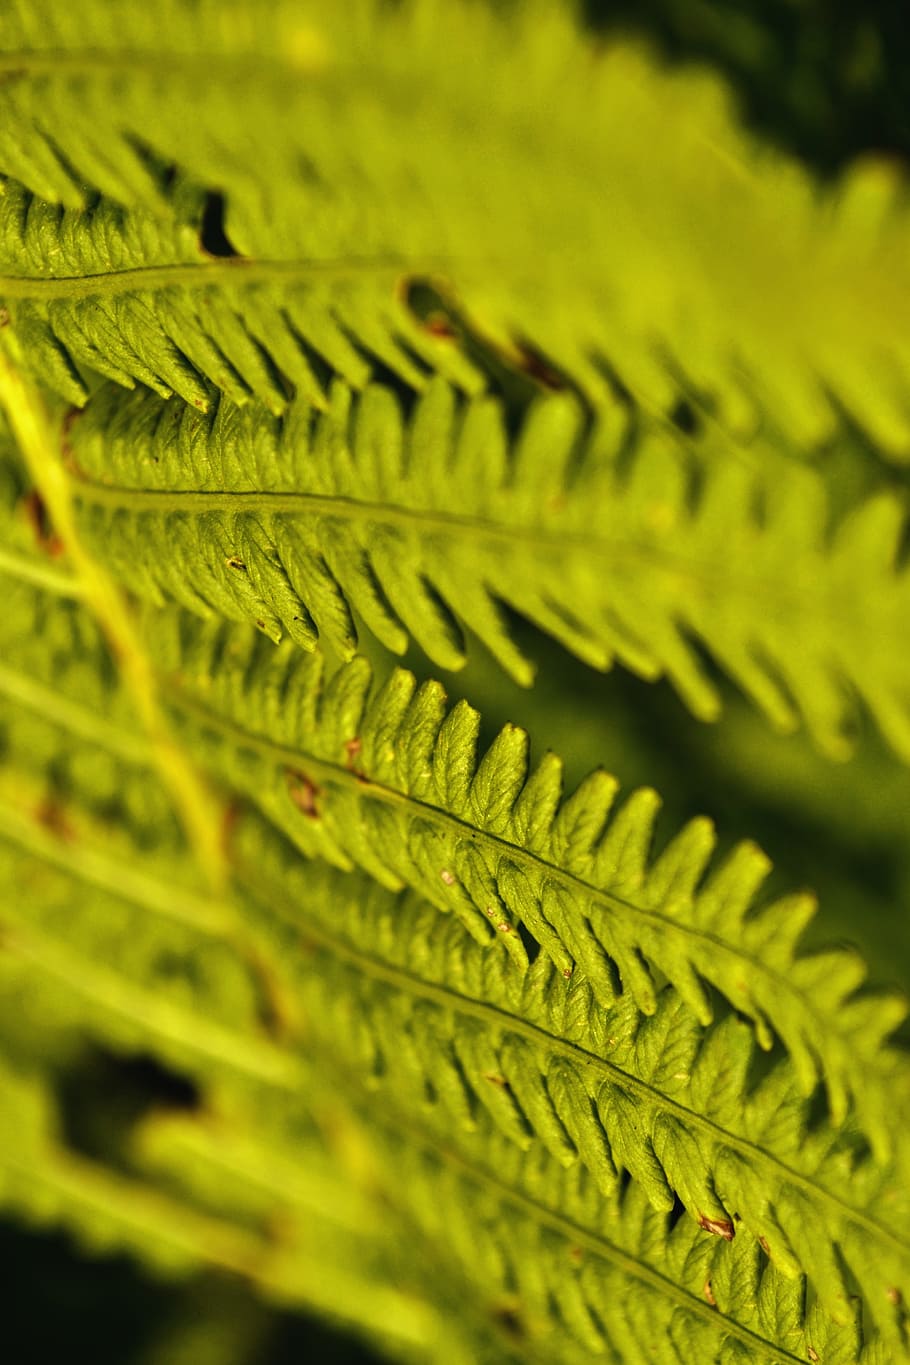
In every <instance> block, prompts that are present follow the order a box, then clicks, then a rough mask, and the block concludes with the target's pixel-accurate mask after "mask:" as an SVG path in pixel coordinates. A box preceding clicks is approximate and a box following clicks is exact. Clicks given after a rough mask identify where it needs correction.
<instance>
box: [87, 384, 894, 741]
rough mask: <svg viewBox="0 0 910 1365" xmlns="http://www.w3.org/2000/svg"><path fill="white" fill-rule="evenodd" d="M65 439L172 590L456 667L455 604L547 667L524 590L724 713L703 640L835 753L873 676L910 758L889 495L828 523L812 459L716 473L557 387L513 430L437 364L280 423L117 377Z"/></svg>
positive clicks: (114, 530) (768, 705) (887, 719)
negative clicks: (762, 470)
mask: <svg viewBox="0 0 910 1365" xmlns="http://www.w3.org/2000/svg"><path fill="white" fill-rule="evenodd" d="M67 441H68V449H69V452H70V460H71V464H72V465H73V466H74V467H75V470H76V471H77V475H78V477H76V478H75V479H74V482H73V493H74V496H75V498H76V499H77V501H78V502H79V504H80V506H81V507H82V508H83V511H84V515H85V523H84V524H85V531H86V534H87V535H88V536H89V537H90V539H91V543H92V545H93V546H94V547H95V550H96V553H97V554H98V555H99V557H101V558H102V559H104V560H105V561H106V562H108V563H109V564H110V566H111V568H112V569H113V570H114V572H115V573H116V574H117V576H118V577H119V578H120V579H121V580H122V581H123V582H125V583H126V584H127V585H128V586H129V587H130V588H132V589H134V590H135V591H137V592H139V593H141V594H143V595H144V596H146V597H149V596H150V597H152V599H153V600H157V601H159V602H160V601H162V600H163V599H164V598H171V599H176V600H177V601H179V602H181V603H182V604H183V605H185V606H188V607H189V608H191V609H195V610H196V611H200V612H202V613H211V612H213V611H214V612H216V613H218V614H219V615H221V616H226V617H229V618H230V617H233V618H234V619H245V620H248V621H255V622H256V623H257V624H258V625H259V626H260V628H261V629H263V630H265V631H266V633H268V634H269V635H271V636H272V637H273V638H274V639H278V638H280V637H281V636H282V635H284V634H287V635H289V636H290V637H291V638H292V639H293V640H295V641H296V642H297V643H298V644H301V645H303V646H304V647H305V648H312V647H313V646H314V644H315V643H316V640H317V639H318V638H321V639H323V640H324V641H325V642H326V643H327V644H329V645H331V646H333V647H334V648H335V649H337V650H338V651H339V652H340V654H341V655H342V656H343V657H348V658H349V657H350V656H351V655H352V654H353V652H354V650H355V648H356V645H357V633H356V628H355V625H354V618H355V615H356V616H359V617H360V618H361V619H362V620H364V621H365V622H366V623H367V625H368V626H369V627H370V628H371V630H372V631H373V632H374V633H375V634H376V635H377V636H378V637H379V639H380V640H381V641H382V642H383V643H384V644H385V645H386V646H388V647H389V648H391V649H393V650H396V651H399V652H400V651H402V650H403V649H404V647H405V645H406V643H407V639H408V633H409V632H410V633H411V634H412V635H413V636H414V638H415V639H416V640H417V641H418V643H419V644H421V645H422V646H423V648H424V649H425V650H426V652H427V653H428V654H429V656H430V657H431V658H432V659H433V660H434V661H435V662H436V663H437V664H439V665H440V666H441V667H443V668H457V667H459V666H460V665H461V664H462V663H463V662H464V649H463V640H462V637H461V633H460V630H459V625H458V623H459V622H461V623H464V625H466V626H467V627H469V628H470V629H471V630H473V631H474V632H475V633H476V634H477V635H478V636H479V637H480V638H481V639H482V640H483V641H484V643H485V644H486V645H487V646H488V648H489V649H490V650H491V651H492V652H493V654H494V655H495V656H496V657H497V658H498V659H499V661H500V662H501V663H502V664H503V666H504V667H505V668H506V669H508V671H509V672H510V673H511V674H512V676H513V677H515V678H516V679H517V680H518V681H520V682H523V683H528V682H530V681H531V677H532V672H531V667H530V665H529V663H528V661H527V660H526V658H525V657H524V656H523V654H522V653H521V651H520V650H519V649H518V648H517V646H516V645H515V644H514V643H513V642H512V639H511V638H510V635H509V633H508V630H507V628H506V624H505V622H504V620H503V614H502V607H501V604H508V605H509V606H511V607H513V608H515V609H517V610H518V611H520V612H522V613H523V614H524V615H525V616H526V617H528V618H529V619H530V620H531V621H533V622H534V623H535V624H536V625H538V626H540V627H541V628H542V629H544V630H546V631H549V632H550V633H551V634H552V635H554V636H555V637H556V638H557V639H558V640H559V641H560V642H561V643H563V644H564V645H566V646H567V647H568V648H569V649H571V650H572V651H573V652H574V653H576V654H578V655H579V656H580V657H582V658H584V659H586V660H587V661H588V662H590V663H593V664H594V665H595V666H598V667H601V668H605V667H608V666H609V665H610V664H611V663H612V662H613V661H614V659H618V660H620V661H621V662H622V663H623V664H625V665H627V666H628V667H631V668H632V669H634V670H635V671H636V672H638V673H641V674H643V675H644V676H646V677H649V678H653V677H655V676H658V675H660V674H661V673H665V674H667V675H668V676H669V677H670V679H671V680H672V681H673V683H674V684H675V686H676V687H677V689H678V690H679V692H680V693H681V695H682V696H683V698H684V699H685V701H686V702H687V703H688V705H689V706H690V707H691V708H692V710H693V711H694V712H695V713H696V715H699V716H701V717H702V718H706V719H708V718H713V717H715V716H716V714H717V711H718V708H719V705H720V701H719V695H718V692H717V689H716V687H715V686H714V685H713V683H712V681H711V680H710V679H709V678H708V677H707V676H706V673H705V670H704V668H703V667H702V666H701V665H700V662H699V659H698V656H697V650H696V648H695V646H696V644H697V645H701V646H704V647H707V648H708V649H709V650H710V651H711V654H712V655H713V657H714V659H715V660H716V661H717V662H718V663H719V664H720V665H721V666H722V667H724V668H726V669H727V670H728V671H729V672H730V673H731V674H732V675H733V677H734V678H735V679H736V681H737V682H738V683H740V685H741V686H743V687H744V688H745V690H746V691H747V692H748V693H749V695H750V696H751V697H752V698H753V699H754V700H755V701H756V702H757V703H758V705H760V706H761V707H762V709H763V710H764V711H765V713H766V714H767V715H768V716H769V717H770V719H771V720H772V721H773V722H774V723H775V724H776V725H777V726H778V727H779V728H783V729H789V728H792V726H793V725H794V724H796V722H797V720H798V718H799V717H800V716H803V717H805V719H806V720H807V722H808V724H809V725H810V727H811V729H812V732H813V736H814V737H815V739H816V740H817V742H818V743H819V744H820V745H821V747H822V748H823V749H825V751H826V752H828V753H831V754H833V755H834V756H837V757H844V756H845V754H846V753H847V752H848V751H849V747H850V745H849V740H848V737H847V735H846V734H845V720H846V717H847V716H848V715H849V714H850V710H851V706H852V704H853V695H854V694H856V695H858V696H859V697H861V698H862V699H863V700H864V701H865V702H866V704H867V705H868V707H869V709H870V710H871V711H872V712H873V714H874V715H875V716H876V718H877V719H878V721H879V723H880V725H881V727H882V729H883V730H884V731H885V733H886V734H887V736H888V738H889V740H890V742H891V743H892V744H893V746H894V747H895V748H896V749H897V750H898V752H900V753H901V754H902V756H904V757H905V758H908V759H910V673H908V666H910V661H908V659H907V656H906V653H905V651H903V650H902V649H901V648H900V641H901V640H902V639H903V635H904V630H905V622H906V621H907V619H908V618H910V573H908V571H907V568H906V566H905V565H902V564H900V563H899V553H900V544H901V537H902V534H903V531H904V527H905V523H906V510H905V507H904V505H903V503H902V501H901V500H900V499H899V498H898V496H897V495H896V494H895V493H885V492H883V493H880V494H878V495H875V496H872V497H870V498H868V499H866V500H865V501H864V502H863V503H861V504H860V505H859V506H857V507H855V508H853V509H852V511H851V512H850V513H849V514H847V515H846V516H843V517H841V518H840V519H839V524H837V525H833V524H832V523H833V520H834V518H833V516H832V513H831V511H830V509H829V506H828V501H829V499H828V496H827V491H826V488H825V485H824V483H823V481H822V479H821V478H820V476H819V475H817V474H816V473H814V472H813V471H810V470H807V469H802V468H798V467H796V466H794V465H790V464H786V465H782V464H781V463H780V462H778V463H777V464H776V465H775V467H774V473H773V477H772V476H771V475H766V476H762V475H759V474H756V473H755V472H754V471H750V470H749V469H747V468H745V467H744V466H743V465H742V464H741V463H738V462H737V461H736V460H735V459H734V460H729V459H723V458H718V459H717V460H709V461H707V467H706V468H699V467H698V466H696V465H693V462H692V461H691V459H690V458H689V457H688V456H687V452H686V449H685V447H684V445H683V443H682V442H681V441H680V440H679V439H678V437H676V436H674V435H673V434H672V433H671V432H670V431H669V430H668V429H665V428H663V427H660V426H656V425H652V426H650V427H648V426H645V427H644V429H640V431H639V435H638V437H637V440H636V443H635V445H634V446H633V447H631V448H630V442H629V440H628V438H627V436H626V435H625V433H624V432H622V431H617V427H616V422H615V420H611V418H610V417H609V416H605V417H604V419H603V421H602V422H600V423H599V424H595V426H594V427H593V428H591V429H587V428H586V423H585V419H584V416H583V413H582V411H581V409H580V407H579V406H578V405H577V403H575V402H574V401H573V400H571V399H569V398H567V397H565V396H562V395H559V396H551V397H549V398H545V399H540V400H539V401H538V402H537V404H536V405H535V406H534V407H533V408H532V409H531V411H530V413H529V414H528V416H527V418H526V419H525V422H524V424H523V426H522V428H521V430H520V431H519V433H518V434H517V436H516V437H515V438H514V440H511V441H510V439H509V435H508V430H507V424H506V418H505V415H504V414H503V412H502V410H501V408H500V406H499V405H498V404H497V403H496V402H495V401H494V400H493V399H491V398H486V397H484V398H477V399H474V400H472V401H466V402H459V400H458V399H457V398H456V395H455V394H454V393H453V391H452V390H451V389H450V388H449V387H448V386H446V385H445V384H443V383H442V382H441V381H434V383H433V384H432V385H431V387H430V388H429V389H428V391H427V392H426V394H425V395H424V396H423V397H422V398H420V399H419V400H418V402H417V403H416V406H415V407H414V410H413V412H412V413H410V414H408V415H405V414H403V412H402V410H401V407H400V405H399V403H398V401H397V400H396V398H395V396H394V395H393V394H392V393H391V392H390V391H389V390H388V389H385V388H382V387H379V386H371V387H369V388H368V389H367V390H366V392H365V393H364V394H363V395H362V396H360V397H355V396H354V395H352V393H351V391H350V389H348V388H347V387H346V386H345V385H343V384H341V383H335V384H334V385H333V387H332V390H331V398H330V407H329V411H328V412H326V413H319V412H317V411H315V410H314V409H313V408H312V407H310V406H309V405H308V404H306V403H304V402H299V401H298V402H297V403H295V404H293V405H292V406H291V408H290V409H289V410H288V412H287V413H286V414H285V416H284V417H283V418H281V419H273V418H271V417H270V416H269V414H268V413H267V412H266V411H264V410H263V409H262V408H261V407H258V406H250V407H247V408H238V407H236V406H235V405H233V404H231V403H228V402H226V401H224V400H222V401H221V402H220V403H217V404H216V405H215V409H214V410H213V411H210V412H208V413H206V414H203V413H200V412H197V411H195V410H194V409H192V408H186V407H183V406H174V405H170V406H164V405H162V404H161V402H160V401H159V400H158V399H156V397H155V396H154V395H153V394H151V393H149V392H148V391H145V392H140V393H136V394H135V395H124V394H122V393H121V392H120V391H118V390H117V389H116V388H114V387H113V386H109V387H107V388H106V389H105V390H103V391H101V392H99V393H98V394H96V395H95V396H94V397H93V399H92V401H91V403H90V404H89V406H88V408H87V409H86V411H85V413H84V414H83V415H82V416H80V417H78V418H77V419H76V420H75V421H73V422H71V423H70V425H69V428H68V433H67ZM724 453H726V452H724ZM848 687H849V688H850V689H851V690H850V691H848V690H847V688H848Z"/></svg>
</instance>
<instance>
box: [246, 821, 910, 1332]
mask: <svg viewBox="0 0 910 1365" xmlns="http://www.w3.org/2000/svg"><path fill="white" fill-rule="evenodd" d="M232 857H233V860H234V863H235V866H237V868H238V871H239V875H240V878H241V882H242V884H243V886H244V888H245V891H246V894H247V897H248V899H249V900H251V901H252V902H253V904H254V905H255V906H257V907H258V910H257V915H261V916H263V917H264V918H265V921H266V922H267V921H269V920H271V921H272V922H273V924H274V922H275V921H276V920H277V922H278V924H279V925H280V924H281V923H282V922H283V924H284V930H283V933H282V934H279V936H278V938H277V945H278V946H277V948H276V955H277V957H278V958H279V959H280V960H282V961H285V962H288V963H291V962H296V963H297V967H296V969H293V968H292V970H293V971H294V989H293V994H294V998H295V999H296V1000H297V1001H298V1002H299V1005H300V1009H301V1012H302V1015H303V1022H304V1027H305V1030H306V1036H307V1039H308V1043H309V1045H310V1046H311V1047H314V1046H319V1047H322V1048H324V1049H325V1050H326V1052H327V1053H328V1054H330V1055H331V1056H333V1057H334V1058H335V1059H336V1061H338V1062H341V1063H343V1064H345V1065H346V1066H347V1067H348V1068H350V1069H351V1070H352V1071H355V1072H358V1073H359V1074H360V1075H361V1076H362V1077H363V1083H364V1084H367V1085H368V1086H371V1087H373V1088H381V1089H382V1090H383V1091H388V1092H389V1094H390V1095H391V1097H392V1098H393V1100H394V1102H395V1103H397V1105H398V1107H399V1109H400V1111H401V1112H403V1113H405V1112H410V1113H416V1114H420V1113H422V1114H423V1115H424V1118H425V1119H426V1118H430V1119H432V1121H433V1123H434V1128H435V1130H438V1131H439V1132H450V1131H453V1130H454V1131H455V1132H460V1131H469V1132H470V1131H474V1130H475V1129H476V1127H477V1124H478V1116H479V1115H481V1114H484V1113H485V1114H486V1115H487V1117H488V1118H489V1120H490V1121H491V1123H492V1125H493V1129H494V1130H495V1131H496V1133H497V1134H498V1135H499V1138H500V1140H506V1141H509V1142H512V1143H515V1144H516V1145H517V1146H518V1147H520V1148H521V1149H522V1150H524V1151H530V1149H531V1148H532V1147H533V1146H534V1145H535V1144H542V1145H543V1146H544V1148H546V1150H547V1151H548V1152H549V1153H550V1155H551V1156H552V1157H553V1159H554V1160H555V1161H556V1162H557V1163H558V1164H559V1165H562V1166H565V1167H567V1168H568V1167H571V1166H573V1165H574V1164H576V1163H578V1162H580V1163H581V1164H582V1165H584V1166H585V1167H586V1168H587V1169H588V1171H589V1172H590V1174H591V1176H592V1178H593V1180H594V1182H595V1184H596V1186H597V1188H598V1189H599V1190H600V1191H601V1192H602V1193H603V1194H604V1195H605V1196H607V1197H609V1196H612V1195H614V1194H615V1193H616V1191H617V1189H618V1187H619V1185H620V1183H621V1178H620V1176H621V1172H623V1171H627V1172H629V1173H630V1174H631V1176H632V1178H633V1179H634V1180H635V1181H636V1182H637V1183H639V1184H640V1185H641V1187H642V1189H643V1190H644V1192H645V1194H646V1196H647V1198H648V1200H649V1202H650V1203H651V1205H652V1206H653V1207H654V1208H655V1209H657V1210H658V1211H663V1212H665V1213H667V1212H670V1211H671V1210H672V1209H673V1208H674V1203H675V1200H676V1199H679V1200H680V1201H681V1202H682V1204H683V1205H684V1206H685V1207H686V1209H687V1210H688V1212H689V1213H690V1215H691V1216H692V1217H693V1218H694V1219H695V1221H696V1222H697V1223H699V1224H700V1226H702V1227H703V1228H705V1229H707V1230H708V1231H710V1232H713V1233H715V1234H718V1235H721V1236H723V1237H726V1238H728V1239H732V1238H733V1236H734V1235H737V1236H740V1237H746V1238H748V1237H749V1236H750V1235H751V1236H752V1237H755V1238H757V1239H758V1240H759V1241H760V1243H761V1245H762V1247H763V1249H764V1251H765V1253H766V1254H767V1255H769V1256H770V1257H771V1258H772V1260H773V1261H774V1263H775V1264H776V1265H777V1267H778V1269H780V1270H782V1271H783V1273H784V1274H787V1275H791V1276H792V1275H793V1274H794V1273H797V1272H798V1271H799V1270H804V1271H806V1272H807V1273H808V1274H809V1276H810V1279H811V1282H812V1284H813V1286H814V1288H815V1290H816V1292H817V1293H819V1294H821V1296H822V1297H823V1298H824V1299H825V1301H826V1304H827V1305H828V1308H829V1309H830V1311H831V1312H832V1313H834V1315H835V1316H838V1317H841V1318H844V1317H845V1315H846V1316H847V1317H849V1314H850V1310H849V1308H848V1303H849V1296H850V1291H849V1289H848V1287H847V1284H846V1282H845V1280H844V1276H843V1272H842V1270H841V1265H842V1264H843V1265H846V1266H847V1267H849V1271H850V1273H851V1274H852V1275H854V1276H855V1277H856V1280H857V1281H858V1282H859V1283H860V1284H862V1286H863V1290H864V1293H865V1296H866V1301H867V1303H868V1304H869V1305H870V1306H871V1313H872V1316H873V1318H874V1319H875V1320H876V1321H878V1322H879V1323H880V1324H881V1325H882V1326H883V1327H884V1328H890V1329H891V1331H892V1332H893V1331H894V1330H896V1328H897V1322H898V1318H899V1315H895V1313H894V1308H895V1304H896V1301H897V1299H896V1296H895V1294H894V1293H893V1292H891V1296H890V1298H889V1291H894V1290H897V1291H899V1293H900V1294H902V1295H903V1297H904V1298H910V1243H907V1242H906V1240H905V1239H904V1237H903V1233H902V1231H901V1229H902V1227H903V1224H904V1221H905V1220H904V1216H903V1215H902V1213H901V1212H900V1210H901V1208H902V1205H903V1204H904V1203H905V1202H906V1198H907V1191H906V1190H903V1191H902V1189H901V1185H902V1177H901V1175H900V1174H899V1171H900V1169H901V1166H900V1165H899V1166H898V1168H896V1169H892V1170H890V1171H889V1170H887V1169H885V1168H883V1167H881V1166H880V1165H878V1164H877V1163H875V1162H874V1161H872V1160H871V1159H870V1158H869V1157H868V1155H864V1154H863V1144H862V1143H861V1142H859V1143H858V1142H857V1140H856V1137H855V1135H852V1134H851V1133H850V1132H849V1131H842V1132H840V1133H838V1132H837V1131H836V1130H833V1129H831V1128H830V1127H828V1126H827V1125H813V1126H810V1124H809V1121H808V1120H809V1106H808V1103H807V1101H806V1100H805V1098H804V1097H803V1096H802V1095H801V1094H800V1088H799V1086H798V1084H797V1081H796V1078H795V1077H794V1075H793V1072H792V1069H791V1068H790V1066H789V1065H788V1064H787V1063H785V1062H780V1063H778V1064H777V1065H775V1066H774V1067H773V1068H772V1069H771V1070H770V1071H769V1072H768V1073H767V1074H765V1075H764V1076H763V1077H762V1078H761V1080H759V1081H756V1080H755V1078H754V1075H753V1073H752V1068H753V1065H754V1061H755V1058H754V1055H753V1043H752V1034H751V1030H750V1029H749V1028H748V1026H747V1025H746V1024H745V1023H744V1022H742V1021H741V1020H737V1019H736V1018H735V1017H734V1016H727V1017H726V1018H725V1019H723V1020H722V1021H721V1022H720V1023H718V1024H715V1025H713V1026H712V1027H711V1028H710V1029H709V1030H708V1032H707V1034H705V1032H704V1030H703V1029H702V1028H701V1027H700V1026H699V1024H698V1021H697V1020H696V1018H695V1017H694V1015H693V1014H692V1013H691V1011H690V1010H689V1009H688V1008H687V1007H686V1006H685V1005H684V1004H683V1003H682V1001H681V1000H680V998H679V996H678V995H677V994H676V993H675V992H674V991H673V990H671V989H669V988H665V989H664V990H663V991H661V993H660V994H659V996H658V999H657V1003H656V1009H655V1013H654V1014H653V1015H652V1016H651V1017H650V1018H648V1019H642V1017H641V1016H640V1015H639V1014H638V1012H637V1011H636V1009H635V1007H634V1005H633V1003H632V1002H631V1000H630V999H629V998H628V997H625V996H624V997H620V998H619V999H617V1000H616V1001H615V1002H614V1004H613V1005H612V1006H611V1007H610V1008H609V1009H607V1010H603V1009H602V1008H600V1007H599V1005H598V1001H597V999H596V997H595V995H594V993H593V991H592V989H591V984H590V982H589V981H588V980H586V979H585V978H584V977H583V976H582V975H579V976H578V977H576V978H573V979H572V980H571V981H570V982H568V983H567V982H566V981H565V979H564V978H563V977H562V975H561V973H560V972H559V971H558V969H557V968H556V967H555V966H554V965H553V963H552V962H551V961H549V960H548V959H547V957H546V956H545V955H543V954H541V955H540V956H538V957H537V958H536V960H535V961H534V963H533V964H532V965H531V966H530V967H529V969H528V971H527V973H526V974H524V975H519V974H518V973H516V972H515V971H514V970H512V969H511V967H510V966H509V959H508V955H507V954H505V953H498V952H487V951H484V949H483V948H482V947H481V946H480V945H478V944H477V943H476V942H474V941H473V940H472V939H471V938H470V936H468V935H466V934H465V932H464V928H463V926H462V925H461V924H459V923H458V922H457V921H456V920H454V919H450V920H448V921H447V922H445V923H444V924H442V925H440V924H439V921H438V917H437V915H436V913H435V911H434V909H433V908H432V907H431V906H429V905H427V904H426V903H424V902H421V901H419V900H418V899H417V898H415V897H413V896H407V897H404V898H402V897H400V896H398V897H395V896H393V895H391V894H390V893H389V892H387V891H384V890H383V889H382V888H379V887H377V886H374V887H373V888H372V889H370V888H368V887H366V886H365V885H364V884H363V880H362V879H361V878H343V877H341V876H340V875H339V874H337V873H333V872H330V871H328V870H320V869H319V868H318V866H313V865H309V864H301V863H300V861H299V860H298V859H297V858H296V856H295V855H294V853H293V851H292V850H291V849H290V847H289V846H287V845H284V846H282V844H281V843H279V842H278V841H277V840H275V838H274V836H273V837H272V838H271V839H269V838H268V837H266V836H264V834H263V829H262V827H261V826H260V825H258V824H257V823H256V822H251V821H249V820H247V821H243V822H240V823H239V825H238V826H237V827H236V828H235V830H234V837H233V840H232ZM295 945H297V946H299V945H302V946H303V947H304V948H307V949H309V951H308V952H307V953H306V955H305V957H303V959H300V958H299V957H295ZM354 998H356V1000H357V1006H356V1015H354V1014H352V1008H351V1001H352V1000H353V999H354ZM901 1163H902V1165H908V1163H910V1149H908V1150H907V1151H906V1152H903V1153H902V1155H901Z"/></svg>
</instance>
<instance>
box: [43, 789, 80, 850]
mask: <svg viewBox="0 0 910 1365" xmlns="http://www.w3.org/2000/svg"><path fill="white" fill-rule="evenodd" d="M35 819H36V820H37V821H38V824H39V825H43V826H44V828H45V829H46V830H47V831H48V833H50V834H53V836H54V838H55V839H59V840H60V841H61V843H65V844H71V843H73V842H74V841H75V839H76V830H75V828H74V827H73V825H72V824H71V823H70V821H69V820H68V819H67V814H66V809H65V807H64V806H63V804H62V803H61V802H60V801H58V800H56V798H55V797H53V796H47V797H45V798H44V800H43V801H41V802H40V803H39V804H38V806H37V807H36V808H35Z"/></svg>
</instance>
